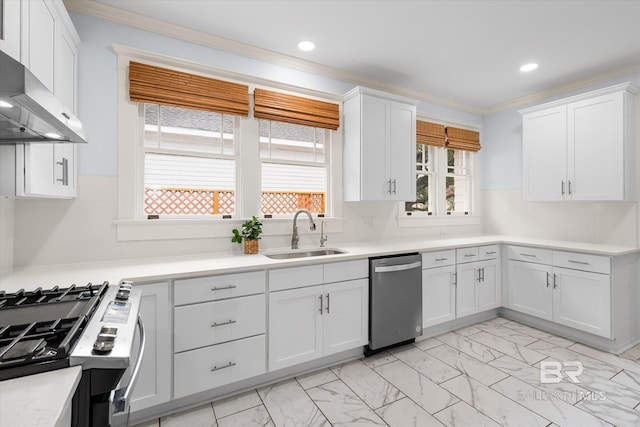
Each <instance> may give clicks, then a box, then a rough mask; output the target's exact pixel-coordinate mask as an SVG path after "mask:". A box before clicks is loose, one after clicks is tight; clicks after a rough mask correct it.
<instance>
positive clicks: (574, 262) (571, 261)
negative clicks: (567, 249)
mask: <svg viewBox="0 0 640 427" xmlns="http://www.w3.org/2000/svg"><path fill="white" fill-rule="evenodd" d="M567 261H568V262H570V263H572V264H580V265H589V263H588V262H584V261H574V260H572V259H570V260H567Z"/></svg>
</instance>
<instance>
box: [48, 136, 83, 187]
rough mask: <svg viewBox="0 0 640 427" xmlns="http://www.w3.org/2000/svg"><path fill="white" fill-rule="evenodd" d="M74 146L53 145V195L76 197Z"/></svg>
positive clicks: (75, 148)
mask: <svg viewBox="0 0 640 427" xmlns="http://www.w3.org/2000/svg"><path fill="white" fill-rule="evenodd" d="M76 150H77V147H76V144H53V161H54V164H53V170H54V176H53V179H54V182H53V184H54V194H53V195H55V196H57V197H76V195H77V192H78V191H77V185H76V177H77V174H76V162H77V160H76Z"/></svg>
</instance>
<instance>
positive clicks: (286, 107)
mask: <svg viewBox="0 0 640 427" xmlns="http://www.w3.org/2000/svg"><path fill="white" fill-rule="evenodd" d="M253 98H254V105H255V106H254V111H253V116H254V117H256V118H258V119H268V120H277V121H280V122H286V123H294V124H298V125H305V126H313V127H317V128H324V129H331V130H336V129H338V127H339V126H340V106H339V105H338V104H333V103H330V102H324V101H317V100H314V99H308V98H303V97H300V96H293V95H287V94H284V93H279V92H272V91H269V90H264V89H255V90H254V92H253Z"/></svg>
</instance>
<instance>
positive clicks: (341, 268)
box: [324, 259, 369, 283]
mask: <svg viewBox="0 0 640 427" xmlns="http://www.w3.org/2000/svg"><path fill="white" fill-rule="evenodd" d="M367 277H369V261H368V260H366V259H362V260H358V261H346V262H334V263H332V264H324V283H333V282H344V281H345V280H354V279H364V278H367Z"/></svg>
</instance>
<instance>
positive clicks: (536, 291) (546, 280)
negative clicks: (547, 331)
mask: <svg viewBox="0 0 640 427" xmlns="http://www.w3.org/2000/svg"><path fill="white" fill-rule="evenodd" d="M508 274H509V286H508V298H507V299H508V303H507V305H508V307H509V308H511V309H512V310H517V311H520V312H522V313H526V314H529V315H531V316H536V317H541V318H543V319H547V320H551V319H552V317H553V306H552V300H551V293H550V290H549V287H550V286H551V280H552V278H553V276H552V267H550V266H548V265H542V264H534V263H531V262H523V261H515V260H509V273H508Z"/></svg>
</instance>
